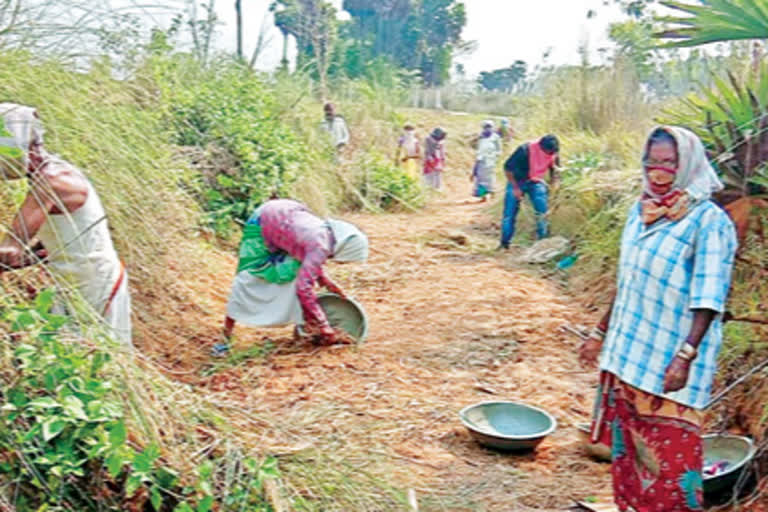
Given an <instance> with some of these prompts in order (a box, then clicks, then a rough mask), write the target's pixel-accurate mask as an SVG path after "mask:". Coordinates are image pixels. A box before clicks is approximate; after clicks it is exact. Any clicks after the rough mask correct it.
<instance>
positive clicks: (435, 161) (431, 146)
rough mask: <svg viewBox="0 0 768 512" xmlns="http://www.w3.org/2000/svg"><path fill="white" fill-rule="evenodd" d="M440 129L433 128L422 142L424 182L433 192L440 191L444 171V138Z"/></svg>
mask: <svg viewBox="0 0 768 512" xmlns="http://www.w3.org/2000/svg"><path fill="white" fill-rule="evenodd" d="M446 135H447V134H446V132H445V131H444V130H443V129H442V128H439V127H438V128H435V129H434V130H432V133H430V134H429V136H428V137H427V138H426V140H425V141H424V181H425V182H426V183H427V185H429V186H430V187H432V188H433V189H435V190H440V187H441V186H442V183H443V178H442V174H443V171H444V170H445V137H446Z"/></svg>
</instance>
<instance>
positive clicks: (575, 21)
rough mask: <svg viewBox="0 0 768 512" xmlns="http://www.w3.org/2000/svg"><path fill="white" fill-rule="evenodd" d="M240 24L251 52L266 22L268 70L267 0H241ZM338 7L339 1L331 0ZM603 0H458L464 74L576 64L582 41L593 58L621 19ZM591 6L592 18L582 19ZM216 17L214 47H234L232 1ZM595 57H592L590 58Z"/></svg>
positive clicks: (272, 61)
mask: <svg viewBox="0 0 768 512" xmlns="http://www.w3.org/2000/svg"><path fill="white" fill-rule="evenodd" d="M242 3H243V11H244V13H243V14H244V19H245V21H246V23H245V38H244V39H245V52H246V54H248V53H250V52H251V51H253V48H254V47H255V45H256V40H257V38H258V35H259V30H260V27H261V25H262V21H266V26H267V27H268V29H269V32H268V33H269V36H268V37H269V38H270V39H271V41H272V42H271V44H270V46H269V47H268V48H267V50H266V51H265V52H264V53H263V54H262V56H261V57H260V59H259V61H258V64H257V67H258V68H260V69H264V70H270V69H274V68H275V67H276V66H277V65H278V64H279V62H280V57H281V51H282V36H281V34H280V32H279V31H278V30H277V29H276V28H275V27H274V24H273V23H272V19H271V15H270V13H269V4H270V3H271V0H243V2H242ZM333 3H334V4H335V5H336V6H337V7H341V0H333ZM604 3H605V0H464V4H465V6H466V9H467V26H466V27H465V29H464V33H463V37H464V39H465V40H473V41H476V42H477V49H476V50H475V52H474V53H472V54H471V55H469V56H464V57H461V58H460V59H459V60H458V62H461V63H462V64H464V66H465V69H466V71H467V73H468V74H469V75H470V76H474V75H477V74H479V73H480V72H481V71H490V70H493V69H498V68H503V67H506V66H509V65H510V64H512V63H513V62H514V61H516V60H518V59H519V60H524V61H526V62H527V63H528V64H529V69H533V68H534V67H536V65H538V64H541V63H542V56H543V55H544V53H545V52H547V51H550V55H549V58H548V59H547V61H546V63H547V64H576V63H578V62H579V53H578V48H579V46H580V45H581V44H582V43H583V42H584V41H588V47H589V48H590V51H591V53H592V54H593V56H596V55H597V50H598V49H599V48H600V47H605V46H607V45H608V44H609V43H608V40H607V28H608V25H609V24H610V23H611V22H614V21H616V20H619V19H621V12H620V11H619V9H618V8H617V7H615V6H613V5H610V6H605V5H604ZM590 9H592V10H595V11H596V12H597V16H596V17H594V18H592V19H587V12H588V11H589V10H590ZM216 10H217V15H218V16H219V18H220V19H221V26H220V34H219V37H218V40H217V45H218V46H219V47H220V48H225V49H228V50H234V48H235V33H234V32H235V11H234V0H223V1H222V0H218V1H217V2H216ZM595 58H596V57H595Z"/></svg>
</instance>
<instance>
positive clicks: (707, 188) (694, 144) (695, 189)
mask: <svg viewBox="0 0 768 512" xmlns="http://www.w3.org/2000/svg"><path fill="white" fill-rule="evenodd" d="M658 129H662V130H664V131H665V132H667V133H669V134H670V135H672V137H674V138H675V141H676V142H677V174H675V183H674V185H673V188H675V189H677V190H682V191H685V192H687V193H688V195H689V196H690V198H691V200H692V201H693V202H694V203H699V202H701V201H706V200H707V199H709V198H710V197H712V194H714V193H715V192H719V191H721V190H723V188H724V186H723V183H722V182H721V181H720V178H719V177H718V176H717V173H716V172H715V169H713V168H712V165H711V164H710V163H709V160H708V159H707V152H706V150H705V149H704V144H702V142H701V139H699V137H698V135H696V134H695V133H693V132H692V131H690V130H687V129H685V128H681V127H679V126H659V127H657V128H655V129H654V130H653V131H652V132H651V134H653V132H655V131H656V130H658ZM648 138H649V140H650V136H649V137H648ZM648 149H649V148H648V147H647V144H646V150H645V152H646V154H647V153H648ZM643 187H644V189H645V193H646V194H647V195H648V196H650V197H653V198H655V199H661V198H660V197H659V196H658V195H657V194H654V193H653V192H652V191H651V187H650V184H649V183H648V176H647V175H646V173H645V171H644V172H643Z"/></svg>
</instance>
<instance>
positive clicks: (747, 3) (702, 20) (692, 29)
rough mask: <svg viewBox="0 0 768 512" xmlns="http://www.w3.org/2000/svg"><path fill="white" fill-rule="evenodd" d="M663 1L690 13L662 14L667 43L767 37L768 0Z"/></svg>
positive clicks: (696, 43)
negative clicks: (668, 40)
mask: <svg viewBox="0 0 768 512" xmlns="http://www.w3.org/2000/svg"><path fill="white" fill-rule="evenodd" d="M661 4H662V5H664V6H666V7H669V8H670V9H674V10H677V11H681V12H684V13H687V14H688V16H663V17H658V18H657V19H658V21H661V22H663V23H665V24H666V29H665V30H664V31H663V32H661V33H660V34H658V36H659V37H662V38H667V39H674V40H675V41H673V42H671V43H668V44H667V45H666V46H674V47H690V46H698V45H702V44H707V43H716V42H723V41H736V40H742V39H768V0H701V3H700V5H696V4H691V3H688V2H680V1H670V0H663V1H662V2H661Z"/></svg>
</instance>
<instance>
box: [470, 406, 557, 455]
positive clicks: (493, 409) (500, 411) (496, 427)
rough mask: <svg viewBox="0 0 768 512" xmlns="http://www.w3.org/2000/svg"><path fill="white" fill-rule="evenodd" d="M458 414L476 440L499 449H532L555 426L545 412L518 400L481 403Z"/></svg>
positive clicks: (553, 429) (551, 418) (552, 419)
mask: <svg viewBox="0 0 768 512" xmlns="http://www.w3.org/2000/svg"><path fill="white" fill-rule="evenodd" d="M459 417H460V418H461V421H462V423H463V424H464V426H465V427H467V430H469V433H470V434H471V435H472V437H473V438H474V439H475V440H476V441H477V442H478V443H480V444H482V445H483V446H487V447H488V448H493V449H496V450H503V451H525V450H532V449H534V448H536V446H537V445H538V444H539V443H541V442H542V441H543V440H544V438H545V437H547V436H548V435H550V434H551V433H552V432H554V431H555V429H556V428H557V422H556V421H555V418H553V417H552V416H551V415H550V414H549V413H547V412H546V411H543V410H542V409H539V408H538V407H533V406H531V405H527V404H523V403H519V402H481V403H478V404H474V405H470V406H468V407H465V408H464V409H462V410H461V412H459Z"/></svg>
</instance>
